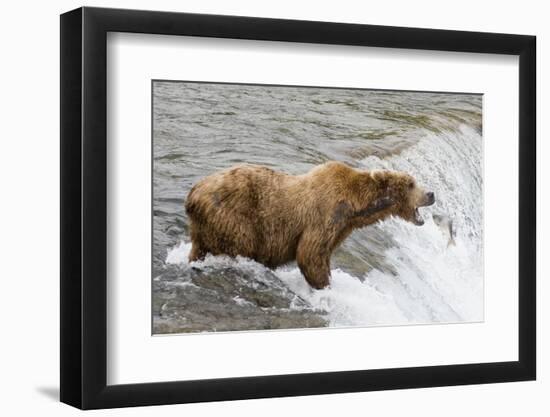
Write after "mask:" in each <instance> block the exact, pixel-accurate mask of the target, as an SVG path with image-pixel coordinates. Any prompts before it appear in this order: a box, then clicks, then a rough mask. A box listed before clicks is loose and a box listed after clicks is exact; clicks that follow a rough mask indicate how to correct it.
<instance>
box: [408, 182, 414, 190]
mask: <svg viewBox="0 0 550 417" xmlns="http://www.w3.org/2000/svg"><path fill="white" fill-rule="evenodd" d="M413 188H414V181H410V182H409V190H412V189H413Z"/></svg>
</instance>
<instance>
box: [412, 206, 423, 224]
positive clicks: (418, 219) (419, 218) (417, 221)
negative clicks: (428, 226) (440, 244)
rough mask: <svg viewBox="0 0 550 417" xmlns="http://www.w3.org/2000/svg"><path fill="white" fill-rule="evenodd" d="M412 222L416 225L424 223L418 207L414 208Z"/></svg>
mask: <svg viewBox="0 0 550 417" xmlns="http://www.w3.org/2000/svg"><path fill="white" fill-rule="evenodd" d="M413 223H414V224H416V225H417V226H422V225H423V224H424V219H423V218H422V216H421V215H420V213H419V212H418V207H417V208H415V209H414V215H413Z"/></svg>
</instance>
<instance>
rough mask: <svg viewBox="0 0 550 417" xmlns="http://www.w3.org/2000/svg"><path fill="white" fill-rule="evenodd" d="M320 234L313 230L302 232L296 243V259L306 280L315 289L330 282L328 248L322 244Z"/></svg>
mask: <svg viewBox="0 0 550 417" xmlns="http://www.w3.org/2000/svg"><path fill="white" fill-rule="evenodd" d="M321 239H322V235H320V234H319V233H315V232H314V231H307V232H304V234H303V235H302V237H301V238H300V242H299V243H298V248H297V251H296V261H297V263H298V267H299V268H300V271H301V272H302V274H303V275H304V277H305V279H306V281H307V282H308V284H309V285H311V286H312V287H313V288H315V289H318V290H320V289H323V288H325V287H327V286H328V285H329V284H330V255H331V253H330V250H329V249H328V246H327V245H325V244H323V243H322V241H321Z"/></svg>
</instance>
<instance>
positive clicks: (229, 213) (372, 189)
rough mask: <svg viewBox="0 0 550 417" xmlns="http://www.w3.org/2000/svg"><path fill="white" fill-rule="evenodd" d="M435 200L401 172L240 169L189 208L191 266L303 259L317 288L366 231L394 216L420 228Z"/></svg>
mask: <svg viewBox="0 0 550 417" xmlns="http://www.w3.org/2000/svg"><path fill="white" fill-rule="evenodd" d="M434 201H435V198H434V194H433V192H425V191H424V190H423V189H422V188H420V187H419V186H418V185H417V184H416V182H415V180H414V178H413V177H411V176H410V175H408V174H406V173H402V172H392V171H360V170H357V169H354V168H352V167H349V166H348V165H345V164H343V163H340V162H327V163H325V164H322V165H319V166H317V167H315V168H313V169H312V170H311V171H309V172H308V173H306V174H303V175H288V174H285V173H280V172H276V171H274V170H272V169H269V168H266V167H263V166H258V165H248V164H243V165H238V166H235V167H232V168H229V169H227V170H224V171H221V172H218V173H214V174H212V175H209V176H207V177H205V178H203V179H202V180H200V181H199V182H198V183H197V184H195V186H194V187H193V188H192V189H191V191H190V192H189V195H188V196H187V201H186V204H185V208H186V211H187V214H188V215H189V218H190V220H191V241H192V248H191V252H190V254H189V261H196V260H200V259H203V258H204V256H205V255H206V254H207V253H211V254H213V255H222V254H224V255H229V256H237V255H241V256H244V257H248V258H251V259H254V260H255V261H257V262H260V263H262V264H264V265H265V266H267V267H269V268H276V267H277V266H280V265H283V264H286V263H288V262H291V261H294V260H296V261H297V263H298V266H299V268H300V271H301V272H302V274H303V275H304V277H305V279H306V280H307V282H308V283H309V284H310V285H311V286H312V287H313V288H317V289H321V288H324V287H326V286H327V285H328V284H329V278H330V257H331V254H332V252H333V251H334V249H336V248H337V247H338V246H339V245H340V244H341V243H342V241H343V240H344V239H345V238H346V237H348V236H349V235H350V233H351V232H352V231H353V230H354V229H356V228H359V227H365V226H368V225H370V224H372V223H375V222H377V221H379V220H382V219H385V218H386V217H388V216H390V215H393V216H398V217H401V218H403V219H405V220H407V221H410V222H412V223H414V224H416V225H422V224H423V223H424V221H423V220H422V218H421V217H420V215H419V213H418V207H422V206H429V205H431V204H433V203H434Z"/></svg>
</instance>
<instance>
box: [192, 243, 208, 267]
mask: <svg viewBox="0 0 550 417" xmlns="http://www.w3.org/2000/svg"><path fill="white" fill-rule="evenodd" d="M205 256H206V251H204V250H203V249H202V248H201V247H200V245H199V244H197V243H196V242H193V243H192V246H191V251H190V252H189V262H195V261H202V260H203V259H204V257H205Z"/></svg>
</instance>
